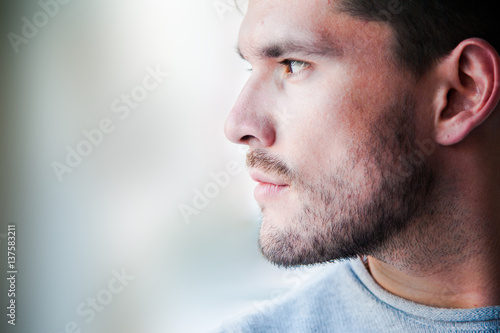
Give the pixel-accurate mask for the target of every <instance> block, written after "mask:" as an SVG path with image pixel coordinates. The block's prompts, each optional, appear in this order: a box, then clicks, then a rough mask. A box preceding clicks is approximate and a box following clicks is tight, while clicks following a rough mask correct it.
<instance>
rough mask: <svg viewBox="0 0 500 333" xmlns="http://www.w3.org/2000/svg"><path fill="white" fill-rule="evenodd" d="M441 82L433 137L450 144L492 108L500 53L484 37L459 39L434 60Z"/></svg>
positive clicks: (499, 89)
mask: <svg viewBox="0 0 500 333" xmlns="http://www.w3.org/2000/svg"><path fill="white" fill-rule="evenodd" d="M438 70H439V73H440V74H439V77H440V79H441V80H442V81H441V82H442V83H443V84H442V85H441V87H442V88H441V89H439V90H438V94H439V96H438V99H439V100H440V101H441V103H439V105H440V106H439V107H438V109H437V110H436V111H437V112H436V114H435V118H434V122H435V123H434V129H435V132H434V140H435V141H436V142H437V143H439V144H441V145H445V146H448V145H453V144H455V143H458V142H460V141H462V140H463V139H464V138H465V137H467V135H468V134H469V133H470V132H471V131H472V130H473V129H474V128H476V127H477V126H479V125H480V124H481V123H482V122H483V121H485V120H486V119H487V118H488V116H489V115H490V114H491V113H492V112H493V110H494V109H495V107H496V105H497V103H498V100H499V98H500V81H499V80H500V57H499V55H498V53H497V52H496V51H495V49H494V48H493V47H492V46H491V45H490V44H489V43H487V42H486V41H484V40H482V39H478V38H470V39H466V40H464V41H462V42H461V43H460V44H459V45H458V46H457V47H456V48H455V49H454V50H453V51H452V52H451V54H450V55H449V56H448V57H447V58H446V59H445V60H444V61H443V62H442V63H440V64H438Z"/></svg>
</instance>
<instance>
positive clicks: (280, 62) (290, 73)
mask: <svg viewBox="0 0 500 333" xmlns="http://www.w3.org/2000/svg"><path fill="white" fill-rule="evenodd" d="M292 62H298V63H303V64H305V65H307V66H306V67H305V68H304V69H303V70H301V71H299V72H297V73H293V72H289V73H285V75H286V77H289V76H294V75H299V74H302V73H303V72H304V71H307V70H308V69H310V68H311V66H312V63H310V62H308V61H304V60H298V59H284V60H282V61H279V62H278V63H279V64H280V65H282V66H285V67H289V66H290V65H291V63H292Z"/></svg>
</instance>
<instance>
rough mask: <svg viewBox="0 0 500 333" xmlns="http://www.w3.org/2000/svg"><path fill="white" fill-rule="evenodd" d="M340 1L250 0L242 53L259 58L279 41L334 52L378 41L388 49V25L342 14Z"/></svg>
mask: <svg viewBox="0 0 500 333" xmlns="http://www.w3.org/2000/svg"><path fill="white" fill-rule="evenodd" d="M339 1H340V0H250V2H249V5H248V10H247V13H246V15H245V18H244V20H243V23H242V25H241V28H240V35H239V49H240V51H241V53H242V54H243V55H244V56H249V57H251V56H256V57H259V56H262V54H263V53H266V50H267V52H268V53H269V50H270V49H271V50H272V48H273V47H274V45H280V44H286V45H293V44H295V45H300V44H306V46H309V47H310V48H311V49H316V50H319V49H323V50H325V51H332V52H330V53H333V54H336V55H338V54H339V52H340V51H342V50H349V49H350V50H360V49H363V48H367V47H370V45H377V43H378V45H379V46H381V47H382V48H384V49H385V50H387V47H386V46H388V45H387V44H388V43H390V42H391V41H392V37H393V34H392V31H391V29H390V28H389V26H388V25H386V24H385V23H381V22H371V21H364V20H361V19H358V18H354V17H352V16H349V15H348V14H345V13H341V12H339V11H338V10H337V9H336V5H337V4H338V3H339ZM284 41H286V43H283V42H284ZM334 51H336V52H334ZM271 53H272V52H271ZM275 53H276V54H279V53H280V52H275ZM268 55H269V54H268Z"/></svg>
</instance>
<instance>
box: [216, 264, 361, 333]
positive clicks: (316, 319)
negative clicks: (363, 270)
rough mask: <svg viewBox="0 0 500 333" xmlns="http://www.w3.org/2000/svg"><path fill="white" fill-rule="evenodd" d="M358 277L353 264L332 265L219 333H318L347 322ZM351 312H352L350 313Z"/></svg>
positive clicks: (237, 319) (229, 323) (240, 317)
mask: <svg viewBox="0 0 500 333" xmlns="http://www.w3.org/2000/svg"><path fill="white" fill-rule="evenodd" d="M354 280H355V276H354V274H353V273H352V271H351V268H350V262H349V261H343V262H337V263H331V264H328V265H325V266H324V267H322V268H321V269H320V270H319V271H318V272H316V273H315V275H314V276H312V277H310V278H309V279H308V280H307V281H306V282H304V283H303V284H302V285H300V286H298V287H297V288H295V289H293V290H291V291H290V292H289V293H287V294H286V295H284V296H283V297H281V298H279V299H277V300H273V301H264V302H261V303H259V304H258V305H256V306H255V307H254V308H253V309H250V310H249V311H248V312H247V313H246V314H244V315H242V316H239V317H238V318H235V319H233V320H232V321H229V322H227V323H226V324H225V325H223V326H222V327H221V328H220V329H219V330H217V331H215V332H218V333H223V332H224V333H240V332H241V333H243V332H287V333H293V332H315V331H322V330H323V329H324V328H325V327H330V328H331V327H332V325H333V324H334V323H335V322H338V321H337V320H344V321H345V314H346V311H348V310H349V308H351V307H352V306H351V305H350V304H349V303H350V301H349V300H352V296H353V295H352V291H353V288H355V285H353V283H354V284H355V281H354ZM351 310H352V309H351Z"/></svg>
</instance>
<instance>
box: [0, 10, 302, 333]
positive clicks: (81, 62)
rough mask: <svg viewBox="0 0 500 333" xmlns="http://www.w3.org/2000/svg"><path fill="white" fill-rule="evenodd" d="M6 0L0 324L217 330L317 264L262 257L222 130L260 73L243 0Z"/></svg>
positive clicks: (40, 328) (254, 212)
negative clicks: (243, 49) (11, 245)
mask: <svg viewBox="0 0 500 333" xmlns="http://www.w3.org/2000/svg"><path fill="white" fill-rule="evenodd" d="M239 4H240V5H241V7H242V9H243V10H244V9H245V6H246V3H245V1H243V0H242V1H240V2H239ZM0 6H1V7H2V8H1V11H0V12H1V14H0V15H2V19H1V20H0V24H1V29H2V36H3V37H2V42H1V46H0V47H1V54H0V56H1V64H2V72H1V73H2V76H1V80H2V85H1V92H0V94H1V95H0V96H1V101H2V109H1V114H0V127H1V128H0V129H1V131H0V133H1V140H0V147H1V159H0V163H1V164H0V168H1V169H0V170H1V173H0V181H1V189H2V192H1V203H0V204H1V206H0V209H1V220H0V223H1V226H0V263H1V270H2V271H1V276H5V277H7V276H8V275H7V273H6V272H7V270H8V269H7V263H6V261H7V239H6V238H5V237H6V233H7V225H9V224H14V225H16V265H17V266H16V268H17V270H18V274H17V280H16V297H15V299H16V326H11V325H8V324H7V319H8V317H7V318H6V313H7V309H6V307H7V306H8V304H9V303H8V302H9V300H10V298H8V297H7V291H8V289H9V285H8V283H7V280H6V278H2V279H1V282H0V300H1V302H2V303H1V308H2V309H4V310H2V313H1V316H0V318H2V319H1V322H0V331H1V332H22V333H29V332H44V333H56V332H57V333H59V332H78V329H80V330H81V332H106V333H114V332H123V333H127V332H137V333H156V332H174V333H177V332H190V333H191V332H208V331H210V330H211V329H213V328H215V327H217V326H218V325H219V324H220V323H221V322H223V321H224V320H226V319H228V318H230V317H232V316H234V315H236V314H238V313H240V312H242V311H244V310H248V309H249V310H252V309H253V310H256V309H257V310H262V311H265V308H266V306H268V305H269V304H270V303H271V302H273V301H275V300H276V299H279V297H280V295H282V294H283V292H285V291H286V290H288V289H290V288H292V287H295V286H296V285H298V284H299V283H301V282H303V281H304V280H305V279H306V278H307V277H308V276H309V274H310V271H307V270H297V271H283V270H279V269H277V268H275V267H273V266H272V265H270V264H269V263H267V262H265V261H264V259H262V258H261V256H260V254H259V252H258V249H257V235H258V225H259V218H260V217H259V209H258V207H257V205H256V203H255V202H254V199H253V187H254V183H253V182H252V181H251V179H250V178H249V176H248V174H247V172H246V170H245V168H244V163H245V151H244V150H242V149H241V148H239V147H237V146H236V145H233V144H231V143H229V142H228V141H227V140H226V138H225V137H224V133H223V124H224V120H225V118H226V116H227V114H228V112H229V111H230V109H231V107H232V104H233V103H234V101H235V100H236V98H237V95H238V93H239V91H240V89H241V88H242V87H243V85H244V82H245V81H246V79H247V77H248V75H249V72H248V71H247V67H248V65H247V64H245V63H244V62H243V61H242V60H241V59H239V57H238V56H237V55H236V52H235V45H236V42H237V34H238V28H239V25H240V23H241V20H242V14H241V13H240V12H238V10H237V9H236V8H235V6H234V4H233V2H232V0H194V1H180V0H176V1H173V0H141V1H131V0H85V1H83V0H69V1H68V0H65V1H63V0H59V1H57V0H40V1H36V0H23V1H21V0H17V1H13V0H8V1H3V2H2V3H1V5H0ZM167 74H168V75H167ZM146 88H147V89H146ZM117 275H121V280H120V279H117V278H116V276H117ZM113 281H114V282H113ZM110 283H111V284H110ZM113 286H114V287H115V288H113ZM118 286H122V288H120V291H119V292H116V288H117V287H118ZM111 289H112V291H113V290H114V291H113V292H111V291H110V290H111ZM4 312H5V313H4Z"/></svg>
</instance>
